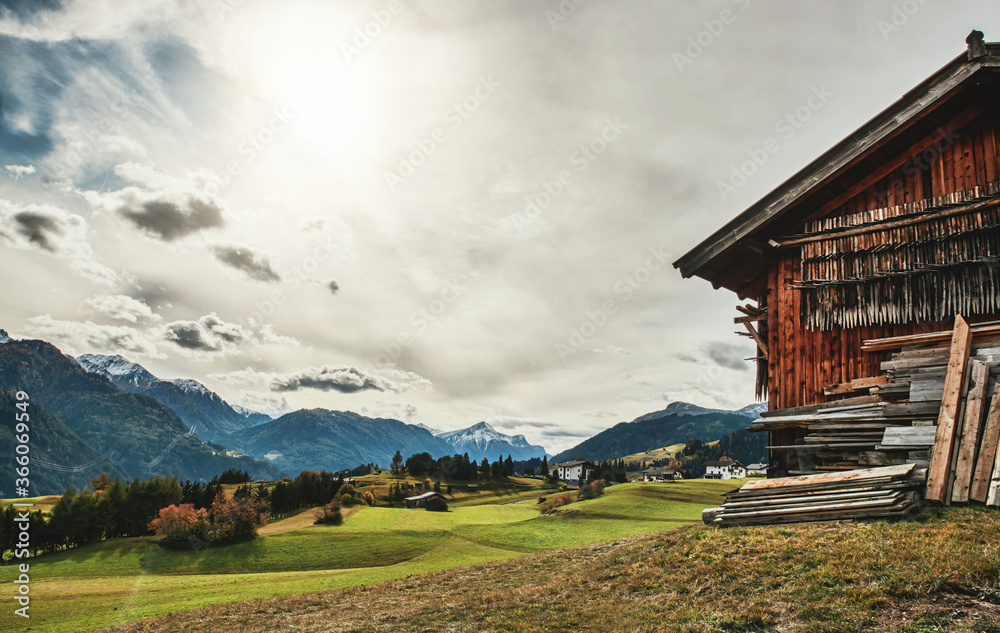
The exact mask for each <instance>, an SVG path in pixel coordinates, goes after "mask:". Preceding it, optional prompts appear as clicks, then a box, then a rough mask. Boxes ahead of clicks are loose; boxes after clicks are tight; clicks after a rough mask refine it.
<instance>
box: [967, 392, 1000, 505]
mask: <svg viewBox="0 0 1000 633" xmlns="http://www.w3.org/2000/svg"><path fill="white" fill-rule="evenodd" d="M998 443H1000V385H997V384H995V383H994V386H993V399H992V400H991V402H990V409H989V413H988V414H987V416H986V426H985V427H984V428H983V440H982V443H981V444H980V445H979V457H978V458H977V459H976V472H975V475H974V476H973V478H972V487H971V489H970V490H969V499H971V500H972V501H978V502H980V503H983V502H985V501H986V496H987V494H988V493H989V489H990V474H991V473H992V472H993V462H994V460H995V459H996V456H997V444H998Z"/></svg>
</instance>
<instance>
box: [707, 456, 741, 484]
mask: <svg viewBox="0 0 1000 633" xmlns="http://www.w3.org/2000/svg"><path fill="white" fill-rule="evenodd" d="M746 476H747V469H746V467H744V466H743V464H741V463H739V462H738V461H736V460H735V459H732V458H731V457H720V458H719V459H717V460H713V461H710V462H705V479H742V478H743V477H746Z"/></svg>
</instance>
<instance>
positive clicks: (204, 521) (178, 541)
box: [149, 503, 210, 548]
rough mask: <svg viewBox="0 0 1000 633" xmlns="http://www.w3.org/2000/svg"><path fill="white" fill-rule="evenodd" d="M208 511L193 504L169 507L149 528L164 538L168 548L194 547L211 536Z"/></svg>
mask: <svg viewBox="0 0 1000 633" xmlns="http://www.w3.org/2000/svg"><path fill="white" fill-rule="evenodd" d="M209 525H210V524H209V520H208V510H205V509H202V508H197V509H196V508H195V507H194V505H193V504H190V503H182V504H181V505H179V506H177V505H169V506H167V507H166V508H163V509H161V510H160V513H159V515H158V516H157V517H156V518H155V519H153V520H152V521H151V522H150V524H149V528H150V529H151V530H153V531H154V532H156V534H157V535H158V536H162V537H163V540H162V541H161V543H162V544H163V545H164V546H166V547H173V548H182V547H193V546H195V545H196V544H197V543H198V542H204V541H205V539H206V538H207V536H208V534H209Z"/></svg>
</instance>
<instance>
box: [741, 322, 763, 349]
mask: <svg viewBox="0 0 1000 633" xmlns="http://www.w3.org/2000/svg"><path fill="white" fill-rule="evenodd" d="M743 326H744V327H746V329H747V332H749V333H750V336H751V337H753V340H754V341H756V342H757V347H758V348H759V349H760V353H761V354H763V355H764V358H767V343H765V342H764V339H762V338H761V337H760V334H758V333H757V330H755V329H754V328H753V326H752V325H750V324H749V323H746V322H744V323H743Z"/></svg>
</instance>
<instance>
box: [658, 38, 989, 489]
mask: <svg viewBox="0 0 1000 633" xmlns="http://www.w3.org/2000/svg"><path fill="white" fill-rule="evenodd" d="M967 44H968V50H967V51H966V52H965V53H963V54H962V55H960V56H959V57H957V58H955V59H954V60H952V61H951V62H950V63H948V64H947V65H946V66H944V68H942V69H941V70H939V71H938V72H936V73H934V74H933V75H932V76H931V77H930V78H928V79H927V80H925V81H924V82H923V83H921V84H920V85H918V86H917V87H915V88H913V89H912V90H911V91H909V92H908V93H906V94H905V95H903V97H902V98H900V99H899V100H898V101H897V102H896V103H894V104H892V105H891V106H889V108H887V109H886V110H885V111H883V112H882V113H881V114H879V115H877V116H876V117H875V118H874V119H872V120H871V121H869V122H868V123H866V124H865V125H864V126H862V127H861V128H860V129H858V130H857V131H856V132H854V133H853V134H851V135H850V136H849V137H848V138H846V139H844V140H843V141H841V142H840V143H838V144H837V145H836V146H834V147H833V148H831V149H830V150H829V151H827V152H826V153H824V154H823V155H822V156H820V157H819V158H817V159H816V160H815V161H813V162H812V163H810V164H809V165H807V166H806V167H804V168H803V169H802V170H801V171H799V172H798V173H796V174H795V175H793V176H792V177H791V178H790V179H788V180H787V181H786V182H784V183H783V184H781V185H780V186H779V187H778V188H777V189H775V190H774V191H772V192H771V193H769V194H768V195H766V196H765V197H764V198H763V199H761V200H760V201H759V202H757V203H756V204H754V205H753V206H751V207H750V208H749V209H746V210H745V211H743V212H742V213H740V214H739V215H738V216H737V217H736V218H735V219H733V220H732V221H731V222H729V223H728V224H726V225H725V226H723V227H722V228H721V229H719V230H718V231H716V232H715V233H713V234H712V235H711V236H710V237H708V238H707V239H706V240H705V241H703V242H702V243H701V244H699V245H698V246H696V247H695V248H694V249H692V250H691V251H690V252H688V253H687V254H686V255H684V256H683V257H682V258H680V259H679V260H678V261H677V262H675V263H674V266H675V267H676V268H678V269H679V270H680V272H681V273H682V275H683V276H684V277H691V276H697V277H701V278H703V279H705V280H707V281H709V282H711V283H712V285H713V286H714V287H715V288H725V289H727V290H730V291H732V292H734V293H736V295H737V296H738V297H739V298H740V299H741V300H750V302H749V303H746V304H745V305H741V306H738V310H739V311H740V314H739V315H738V316H737V317H736V318H735V322H736V323H737V324H739V325H740V326H741V327H743V328H745V329H746V333H745V334H746V335H747V336H749V337H752V338H753V340H754V341H755V342H756V344H757V350H758V351H757V357H756V363H757V380H756V393H757V395H758V397H759V398H766V399H767V402H768V405H769V413H767V414H765V417H763V418H762V420H761V422H762V424H760V425H758V426H759V428H763V429H766V430H767V432H768V433H769V442H768V444H769V447H768V448H769V454H770V468H769V470H768V475H769V477H786V476H790V475H793V476H794V475H808V474H816V473H831V474H833V473H838V472H846V471H851V470H856V469H863V468H866V467H869V466H871V467H876V466H894V467H903V468H904V469H905V466H906V465H907V464H910V465H912V466H914V467H915V468H911V469H909V470H907V473H909V474H907V475H906V477H912V473H913V472H916V471H917V470H920V469H921V468H926V467H928V466H929V465H930V464H929V462H930V461H931V457H932V456H936V455H937V452H936V451H942V455H943V454H944V449H945V448H948V449H954V450H948V451H947V452H948V456H947V459H945V458H942V459H937V460H936V463H935V464H933V465H931V466H930V475H929V476H930V478H931V479H933V478H934V477H935V468H937V469H941V468H946V466H947V465H948V464H946V463H945V462H949V463H950V464H951V467H952V471H951V475H950V476H951V478H952V479H954V478H955V471H954V459H958V458H959V456H958V454H957V452H958V450H959V448H958V447H959V445H960V444H962V445H964V442H963V441H962V440H961V438H960V437H958V436H953V435H950V434H951V433H952V431H953V428H954V427H958V435H959V436H960V435H961V429H962V427H963V424H964V418H962V415H963V413H965V412H969V415H970V421H969V424H968V428H969V429H970V430H972V431H974V433H973V436H974V437H973V436H969V435H968V434H966V437H967V438H969V439H968V440H966V441H967V442H968V443H969V445H970V446H971V447H972V448H970V449H969V450H970V451H971V453H970V455H971V459H972V461H973V462H976V461H977V460H976V456H977V455H978V456H980V457H985V456H989V455H990V446H989V444H990V443H991V440H989V438H988V436H989V435H990V434H991V433H993V432H994V431H995V430H996V429H994V428H993V427H992V426H990V424H991V422H985V426H986V427H987V428H986V429H985V430H984V420H983V418H986V417H988V416H987V415H986V412H987V411H989V410H990V408H991V407H990V404H989V401H988V400H987V401H986V404H985V405H982V402H981V401H982V400H984V399H986V398H988V397H989V395H990V394H991V393H992V391H993V387H992V385H993V382H994V381H993V380H990V379H989V378H988V376H989V375H990V374H989V371H988V369H989V368H988V369H987V371H986V374H982V373H981V372H980V379H979V380H977V379H976V378H975V377H974V376H971V374H970V372H971V370H972V363H973V362H974V361H975V359H977V358H978V359H980V360H979V361H975V362H984V363H989V362H991V361H990V358H988V357H989V356H990V354H991V353H992V351H993V349H994V348H1000V340H998V337H997V336H996V334H997V333H998V332H997V330H996V329H995V328H993V327H992V326H990V325H985V324H986V323H987V322H991V321H995V320H997V319H1000V151H998V148H1000V110H998V109H997V108H996V107H995V104H996V103H997V99H998V97H1000V83H998V79H1000V44H988V43H984V42H983V35H982V33H980V32H978V31H973V32H972V34H970V36H969V38H968V39H967ZM958 315H961V316H960V317H959V316H958ZM966 324H971V328H970V327H966ZM977 324H979V325H977ZM953 328H955V331H954V336H953V332H952V330H953ZM963 328H964V329H963ZM960 331H961V333H962V334H961V336H962V337H966V338H968V340H967V341H966V342H967V343H968V345H969V347H970V348H971V350H965V354H964V356H963V355H962V354H961V353H956V352H958V351H961V350H956V348H955V345H952V346H951V347H949V343H953V342H954V341H953V338H955V337H960ZM936 332H941V333H944V334H940V335H932V334H930V333H936ZM924 334H926V335H927V336H925V337H922V336H920V335H924ZM991 337H992V338H991ZM994 343H996V344H995V345H994ZM933 345H936V346H937V347H936V348H934V349H933V350H932V349H929V348H931V347H933ZM958 347H962V345H959V346H958ZM970 351H971V358H972V360H969V359H970ZM997 351H998V352H1000V349H998V350H997ZM997 360H1000V356H998V358H997ZM954 362H957V363H960V364H961V367H960V368H959V369H958V370H956V371H954V372H949V371H948V368H949V367H950V365H951V364H952V363H954ZM993 366H994V365H990V366H989V367H993ZM983 375H986V376H987V378H982V376H983ZM956 384H957V386H958V389H957V392H956V390H955V386H956ZM977 388H978V390H979V399H980V402H979V403H978V404H975V403H974V402H973V400H972V398H973V397H974V396H975V394H976V391H977ZM949 394H951V396H954V397H953V398H950V396H949ZM968 394H972V395H968ZM950 400H954V403H950ZM951 404H954V406H951ZM966 404H968V407H966ZM998 406H1000V400H998ZM973 411H974V412H976V413H977V414H981V417H980V418H979V419H978V420H972V419H971V417H972V415H971V412H973ZM998 415H1000V412H998ZM949 416H950V417H949ZM817 417H820V418H822V419H821V420H820V422H817ZM956 417H958V422H957V423H956V422H955V419H956ZM845 418H847V419H845ZM941 422H944V424H941ZM997 423H1000V418H998V422H997ZM889 427H908V430H907V429H903V430H900V429H898V428H897V429H892V430H891V433H890V432H889V431H887V428H889ZM920 427H923V428H922V429H921V428H920ZM927 427H933V429H930V430H928V428H927ZM914 429H916V430H914ZM890 434H891V435H893V438H894V441H895V444H893V442H892V441H890V439H893V438H890ZM945 434H949V435H948V437H947V438H945V439H947V446H945V445H944V444H943V443H942V442H941V439H942V436H944V435H945ZM897 436H898V437H897ZM928 437H930V439H928ZM935 440H937V441H935ZM980 443H981V444H982V446H980ZM992 444H993V447H992V451H993V452H994V453H995V451H996V446H995V444H996V441H995V440H993V441H992ZM883 449H885V450H883ZM890 449H896V450H890ZM963 450H964V449H963ZM952 453H955V454H954V455H953V454H952ZM953 458H954V459H953ZM978 461H984V460H982V459H979V460H978ZM973 470H974V469H973ZM937 476H938V477H939V478H940V477H941V473H940V472H938V473H937ZM943 476H944V479H945V480H947V479H948V478H949V475H948V473H947V472H945V474H944V475H943ZM960 478H961V475H960ZM755 483H756V484H757V485H758V486H759V485H761V483H762V482H755ZM949 485H950V484H949ZM928 486H929V488H928V493H929V494H928V497H929V498H933V499H936V500H939V501H945V498H944V497H946V496H948V495H947V493H945V492H943V491H942V490H937V491H936V492H935V494H930V484H928ZM945 502H947V501H945Z"/></svg>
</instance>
